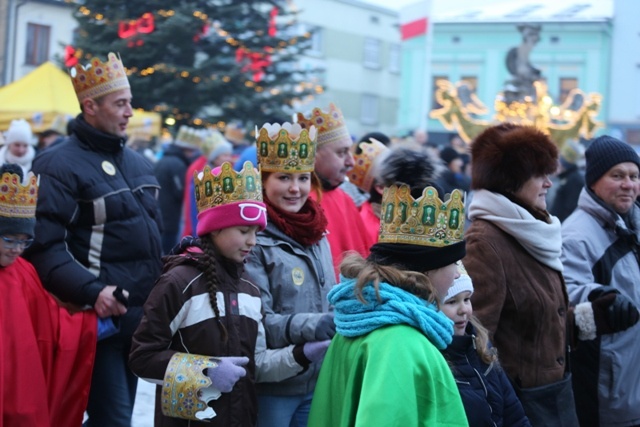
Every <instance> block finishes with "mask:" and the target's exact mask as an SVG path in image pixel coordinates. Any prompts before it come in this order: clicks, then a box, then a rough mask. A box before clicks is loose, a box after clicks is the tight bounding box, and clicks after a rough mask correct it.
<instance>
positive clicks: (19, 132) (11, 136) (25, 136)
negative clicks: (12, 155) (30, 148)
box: [4, 119, 36, 145]
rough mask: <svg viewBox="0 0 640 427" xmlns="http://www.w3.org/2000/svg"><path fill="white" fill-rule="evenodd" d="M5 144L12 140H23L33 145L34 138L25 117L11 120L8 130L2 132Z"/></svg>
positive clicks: (12, 141) (10, 142)
mask: <svg viewBox="0 0 640 427" xmlns="http://www.w3.org/2000/svg"><path fill="white" fill-rule="evenodd" d="M4 138H5V144H7V145H9V144H12V143H14V142H25V143H27V144H31V145H35V143H36V140H35V138H34V137H33V132H31V126H30V125H29V122H27V121H26V120H25V119H18V120H12V121H11V124H10V125H9V130H8V131H7V132H6V133H5V134H4Z"/></svg>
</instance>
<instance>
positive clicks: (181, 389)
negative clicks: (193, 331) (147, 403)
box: [160, 353, 220, 422]
mask: <svg viewBox="0 0 640 427" xmlns="http://www.w3.org/2000/svg"><path fill="white" fill-rule="evenodd" d="M217 366H218V359H216V358H214V357H210V356H200V355H197V354H187V353H175V354H174V355H173V356H172V357H171V360H170V361H169V365H167V370H166V371H165V373H164V380H163V382H162V395H161V398H160V404H161V408H162V413H163V414H164V415H165V416H167V417H175V418H182V419H186V420H194V421H201V422H202V421H210V420H211V419H212V418H213V417H215V415H216V413H215V411H214V410H213V409H212V408H210V407H209V406H208V405H207V404H208V403H209V402H210V401H211V400H215V399H217V398H219V397H220V392H219V391H217V390H215V389H213V387H212V383H211V379H210V378H209V377H208V376H207V375H205V373H204V370H205V369H213V368H216V367H217Z"/></svg>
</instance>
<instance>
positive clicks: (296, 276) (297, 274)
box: [291, 267, 304, 286]
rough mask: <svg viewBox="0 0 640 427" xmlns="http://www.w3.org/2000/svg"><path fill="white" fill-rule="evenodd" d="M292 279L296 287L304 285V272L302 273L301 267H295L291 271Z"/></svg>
mask: <svg viewBox="0 0 640 427" xmlns="http://www.w3.org/2000/svg"><path fill="white" fill-rule="evenodd" d="M291 278H292V279H293V284H294V285H296V286H300V285H302V282H304V271H302V269H301V268H300V267H294V269H293V270H291Z"/></svg>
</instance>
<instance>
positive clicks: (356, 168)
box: [347, 138, 389, 192]
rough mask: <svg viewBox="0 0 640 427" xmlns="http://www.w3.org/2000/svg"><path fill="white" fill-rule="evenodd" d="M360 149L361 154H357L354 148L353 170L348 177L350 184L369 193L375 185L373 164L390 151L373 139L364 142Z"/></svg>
mask: <svg viewBox="0 0 640 427" xmlns="http://www.w3.org/2000/svg"><path fill="white" fill-rule="evenodd" d="M357 146H358V147H360V150H362V151H361V152H360V154H358V153H356V152H355V151H356V150H355V147H356V145H354V146H353V152H354V153H353V160H354V165H353V168H352V169H351V170H350V171H349V173H348V174H347V176H348V177H349V182H351V183H352V184H354V185H356V186H358V188H360V189H361V190H362V191H366V192H369V191H370V190H371V184H373V173H372V172H373V171H372V169H373V164H374V163H375V160H376V158H377V157H378V156H379V155H380V154H382V153H384V152H385V151H388V150H389V149H388V148H387V147H386V146H385V145H384V144H383V143H382V142H380V141H378V140H377V139H374V138H371V139H370V142H369V141H363V142H361V143H359V144H357Z"/></svg>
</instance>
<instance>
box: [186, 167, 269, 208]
mask: <svg viewBox="0 0 640 427" xmlns="http://www.w3.org/2000/svg"><path fill="white" fill-rule="evenodd" d="M193 180H194V187H195V188H194V191H195V196H196V206H197V207H198V213H200V212H203V211H205V210H207V209H210V208H215V207H217V206H221V205H226V204H229V203H234V202H242V201H245V200H247V201H258V202H262V180H261V179H260V172H259V171H258V170H256V169H255V168H254V167H253V165H252V164H251V162H245V164H244V166H243V167H242V170H240V171H239V172H238V171H235V170H234V169H233V167H231V163H228V162H225V163H223V164H222V166H221V167H220V171H219V172H218V173H217V174H214V173H213V172H212V171H211V168H210V167H209V166H206V167H205V168H204V171H202V172H196V173H195V174H194V177H193Z"/></svg>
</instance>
